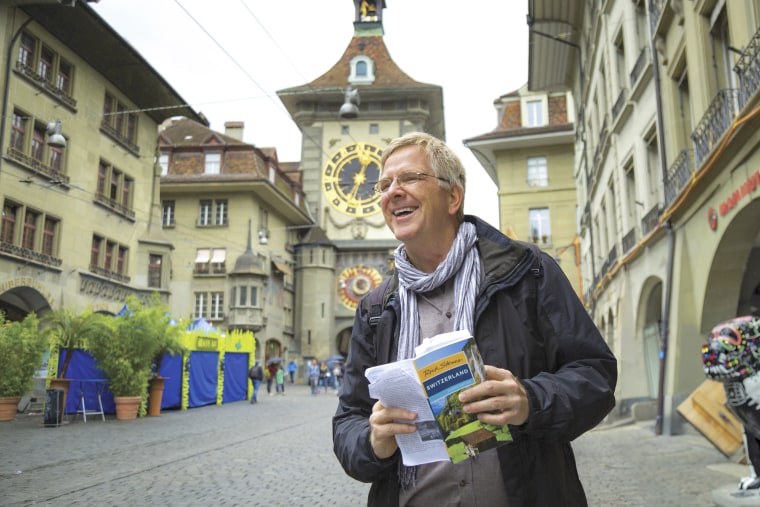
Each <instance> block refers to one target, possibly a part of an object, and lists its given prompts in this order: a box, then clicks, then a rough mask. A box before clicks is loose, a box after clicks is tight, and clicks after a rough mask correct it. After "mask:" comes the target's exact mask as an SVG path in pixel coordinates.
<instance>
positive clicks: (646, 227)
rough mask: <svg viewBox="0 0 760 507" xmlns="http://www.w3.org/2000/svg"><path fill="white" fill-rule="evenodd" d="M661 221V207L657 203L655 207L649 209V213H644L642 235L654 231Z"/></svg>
mask: <svg viewBox="0 0 760 507" xmlns="http://www.w3.org/2000/svg"><path fill="white" fill-rule="evenodd" d="M659 223H660V207H659V206H656V205H655V207H654V208H652V209H650V210H649V211H647V214H646V215H644V218H642V219H641V234H642V236H646V235H647V234H649V233H650V232H652V231H653V230H654V228H655V227H657V225H658V224H659Z"/></svg>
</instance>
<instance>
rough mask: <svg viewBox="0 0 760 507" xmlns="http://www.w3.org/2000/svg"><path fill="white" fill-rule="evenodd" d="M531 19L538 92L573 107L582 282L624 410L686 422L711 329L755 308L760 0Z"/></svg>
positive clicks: (554, 5)
mask: <svg viewBox="0 0 760 507" xmlns="http://www.w3.org/2000/svg"><path fill="white" fill-rule="evenodd" d="M528 23H529V25H530V36H529V37H530V61H529V80H528V81H529V82H528V86H529V89H531V90H545V91H551V90H570V91H571V92H572V94H573V97H574V100H575V103H576V105H577V109H578V121H577V124H576V132H575V143H574V154H575V157H574V164H575V169H574V174H575V179H576V182H577V186H578V203H579V209H581V210H582V215H581V221H580V223H581V231H580V240H581V251H582V255H583V259H582V269H583V282H584V288H586V289H585V290H586V302H587V305H588V308H589V311H590V312H591V314H592V315H593V318H594V320H595V321H596V323H597V325H598V326H599V327H600V329H601V330H602V332H603V333H604V335H605V337H606V339H607V342H608V343H609V345H610V346H611V347H612V349H613V351H614V352H615V354H616V356H617V357H618V359H619V363H618V365H619V370H620V377H619V382H618V388H617V392H616V395H617V399H618V406H617V409H616V410H617V412H618V413H619V414H621V415H624V414H626V413H627V412H629V411H631V410H633V407H634V406H635V405H636V403H637V402H642V401H643V402H649V403H650V404H651V405H652V406H653V407H654V410H655V413H656V415H657V426H656V430H657V431H658V432H665V433H669V432H679V431H680V430H681V426H682V425H683V422H684V420H683V419H682V418H681V417H680V415H679V414H678V413H677V412H676V407H677V406H678V405H679V404H680V402H681V401H682V400H684V399H685V398H686V397H687V396H688V395H689V394H690V393H691V392H693V390H694V389H695V388H696V387H697V386H699V385H700V384H701V383H702V382H703V381H704V378H705V377H704V373H703V369H702V364H701V361H700V355H701V346H702V344H703V343H704V342H705V341H706V338H707V335H708V333H709V332H710V331H711V329H712V328H713V326H715V325H716V324H717V323H719V322H722V321H725V320H728V319H731V318H733V317H735V316H738V315H747V314H756V315H757V314H758V312H760V189H758V184H759V183H760V173H758V168H760V133H759V132H760V119H758V116H757V112H758V106H759V105H760V90H758V84H759V83H760V57H759V55H760V53H759V52H758V51H757V48H758V47H760V5H759V4H758V3H757V2H741V1H731V0H729V1H726V2H711V1H707V0H697V1H693V2H683V1H680V0H679V1H676V0H650V1H647V2H629V1H624V0H601V1H599V0H597V1H594V2H586V1H579V0H555V1H543V2H535V3H534V2H531V3H530V6H529V13H528ZM586 204H588V205H587V206H586Z"/></svg>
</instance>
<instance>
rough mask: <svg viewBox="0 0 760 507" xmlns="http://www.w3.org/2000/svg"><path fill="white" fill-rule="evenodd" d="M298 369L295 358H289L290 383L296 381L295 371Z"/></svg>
mask: <svg viewBox="0 0 760 507" xmlns="http://www.w3.org/2000/svg"><path fill="white" fill-rule="evenodd" d="M297 371H298V364H297V363H296V360H295V359H291V360H290V361H289V362H288V375H290V383H291V384H295V382H296V372H297Z"/></svg>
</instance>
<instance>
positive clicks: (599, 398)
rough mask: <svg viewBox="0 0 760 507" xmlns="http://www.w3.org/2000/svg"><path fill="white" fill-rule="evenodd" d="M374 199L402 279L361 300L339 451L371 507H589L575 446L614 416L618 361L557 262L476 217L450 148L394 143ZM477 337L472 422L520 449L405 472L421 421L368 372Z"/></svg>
mask: <svg viewBox="0 0 760 507" xmlns="http://www.w3.org/2000/svg"><path fill="white" fill-rule="evenodd" d="M379 176H380V178H379V180H378V181H377V183H376V184H375V190H376V192H378V193H379V194H380V206H381V209H382V211H383V216H384V218H385V221H386V224H387V225H388V227H389V229H390V230H391V231H392V232H393V234H394V235H395V237H396V239H398V240H399V241H400V242H401V243H402V244H401V245H400V246H399V247H398V248H397V249H396V250H395V252H394V266H395V269H394V272H393V273H392V274H391V276H390V277H389V278H387V279H386V280H385V281H383V283H381V284H380V285H379V286H378V287H376V288H375V289H373V290H372V291H370V292H369V293H368V294H367V295H366V296H364V298H363V299H362V300H361V301H360V302H359V305H358V307H357V310H356V314H355V317H354V326H353V331H352V336H351V345H350V348H349V355H348V360H347V364H346V371H345V374H344V377H343V388H342V389H341V391H340V396H339V404H338V408H337V410H336V412H335V416H334V417H333V449H334V452H335V455H336V456H337V458H338V461H339V462H340V463H341V465H342V466H343V468H344V470H345V471H346V473H347V474H348V475H350V476H351V477H353V478H354V479H356V480H359V481H362V482H370V483H372V486H371V487H370V491H369V496H368V502H367V503H368V505H369V506H383V507H386V506H389V507H394V506H401V507H411V506H415V505H458V506H473V505H477V506H481V507H482V506H497V505H499V506H502V505H509V506H510V507H524V506H540V507H544V506H553V505H562V506H565V507H567V506H585V505H587V500H586V496H585V493H584V491H583V486H582V484H581V482H580V478H579V475H578V471H577V469H576V464H575V458H574V456H573V450H572V446H571V444H570V443H571V441H573V440H574V439H575V438H577V437H578V436H580V435H582V434H583V433H584V432H586V431H588V430H590V429H592V428H593V427H594V426H596V425H597V424H598V423H599V422H600V421H601V420H602V419H603V418H604V417H605V416H606V415H607V414H608V413H609V411H610V410H611V409H612V408H613V407H614V405H615V396H614V393H615V386H616V383H617V361H616V359H615V356H614V355H613V354H612V352H611V351H610V349H609V348H608V346H607V344H606V343H605V341H604V339H603V338H602V336H601V334H600V332H599V330H598V329H597V328H596V326H595V325H594V323H593V321H592V320H591V318H590V317H589V315H588V313H587V312H586V309H585V308H584V307H583V304H582V303H581V301H580V299H579V298H578V296H577V294H575V292H574V291H573V289H572V286H571V285H570V283H569V281H568V280H567V277H566V276H565V274H564V272H563V271H562V270H561V269H560V267H559V266H558V265H557V263H556V261H554V259H553V258H552V257H551V256H549V255H548V254H546V253H545V252H542V251H540V250H539V249H538V248H537V247H536V246H535V245H532V244H529V243H524V242H520V241H515V240H512V239H510V238H508V237H507V236H505V235H504V234H502V233H501V232H500V231H498V230H496V229H495V228H493V227H491V226H490V225H489V224H487V223H485V222H484V221H482V220H480V219H479V218H477V217H474V216H465V215H464V193H465V170H464V167H463V166H462V163H461V161H460V160H459V157H457V155H456V154H455V153H454V152H453V151H452V150H451V148H449V147H448V146H447V145H446V144H445V143H444V142H443V141H441V140H439V139H437V138H435V137H433V136H431V135H429V134H425V133H419V132H413V133H409V134H406V135H404V136H402V137H400V138H398V139H395V140H394V141H392V142H391V143H390V144H389V145H388V146H387V147H386V149H385V150H383V155H382V159H381V169H380V175H379ZM456 330H467V331H469V332H470V333H472V335H473V336H474V337H475V340H476V342H477V345H478V348H479V350H480V353H481V356H482V358H483V360H484V362H485V364H486V366H485V374H486V379H485V381H483V382H482V383H480V384H477V385H475V386H473V387H471V388H469V389H467V390H465V391H463V392H462V393H460V395H459V400H458V401H459V402H460V403H462V409H463V410H464V411H465V412H468V413H472V414H477V417H478V418H479V419H480V420H481V421H482V422H484V423H487V424H492V425H495V426H504V425H509V430H510V432H511V434H512V437H513V441H512V442H511V443H509V444H507V445H502V446H499V447H497V448H494V449H489V450H486V451H484V452H481V453H479V454H478V455H477V456H475V457H473V458H470V459H466V460H463V461H460V462H458V463H456V464H454V463H451V462H450V461H438V462H434V463H427V464H424V465H418V466H413V467H407V466H404V465H403V463H402V462H401V457H400V452H399V450H398V446H397V444H396V439H395V437H396V435H399V434H411V433H414V432H416V431H417V427H416V426H415V424H414V421H415V418H416V417H417V414H416V413H414V412H413V411H407V410H403V409H400V408H396V407H386V406H383V405H382V404H381V403H380V402H379V401H376V400H373V399H372V398H370V396H369V390H368V380H367V378H366V377H365V375H364V372H365V371H366V369H367V368H370V367H372V366H376V365H379V364H385V363H388V362H393V361H397V360H401V359H407V358H410V357H413V356H414V348H415V346H416V345H418V344H419V343H420V341H421V339H422V338H424V337H431V336H435V335H437V334H441V333H445V332H449V331H456Z"/></svg>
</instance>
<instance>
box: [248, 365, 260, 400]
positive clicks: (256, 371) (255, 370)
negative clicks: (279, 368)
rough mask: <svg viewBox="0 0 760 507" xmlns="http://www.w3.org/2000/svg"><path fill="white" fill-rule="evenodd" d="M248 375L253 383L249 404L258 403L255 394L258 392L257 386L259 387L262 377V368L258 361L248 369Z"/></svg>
mask: <svg viewBox="0 0 760 507" xmlns="http://www.w3.org/2000/svg"><path fill="white" fill-rule="evenodd" d="M248 376H249V377H250V378H251V383H252V384H253V395H251V404H254V403H258V401H257V396H258V394H259V387H261V381H262V380H263V379H264V369H263V368H262V367H261V365H260V364H259V362H258V361H256V363H254V365H253V366H251V369H250V370H249V371H248Z"/></svg>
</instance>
